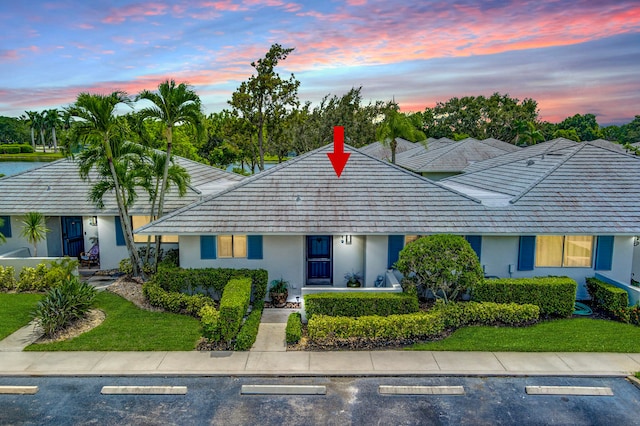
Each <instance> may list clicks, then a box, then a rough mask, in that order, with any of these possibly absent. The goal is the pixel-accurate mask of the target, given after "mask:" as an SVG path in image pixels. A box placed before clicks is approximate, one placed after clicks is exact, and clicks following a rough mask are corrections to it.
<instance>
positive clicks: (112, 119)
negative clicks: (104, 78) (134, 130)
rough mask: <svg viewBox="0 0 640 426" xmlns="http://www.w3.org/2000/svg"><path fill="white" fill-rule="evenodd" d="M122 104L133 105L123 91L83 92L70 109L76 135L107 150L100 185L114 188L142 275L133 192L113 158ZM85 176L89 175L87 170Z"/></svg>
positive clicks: (131, 251)
mask: <svg viewBox="0 0 640 426" xmlns="http://www.w3.org/2000/svg"><path fill="white" fill-rule="evenodd" d="M121 104H124V105H130V100H129V98H128V97H127V95H126V93H124V92H120V91H116V92H113V93H111V94H110V95H92V94H89V93H80V94H79V95H78V98H77V100H76V103H75V104H73V105H71V106H70V107H69V109H68V111H69V113H70V114H71V115H72V116H73V117H76V118H77V120H76V122H75V134H76V136H77V137H80V138H83V139H84V140H85V141H86V142H89V143H90V144H94V145H95V144H97V145H99V146H100V149H101V150H102V153H103V154H104V160H106V164H105V161H103V162H102V164H103V167H97V171H98V173H99V174H100V175H101V177H102V180H101V181H107V182H108V184H107V185H105V184H104V183H100V182H98V184H97V185H105V186H108V185H110V186H112V188H113V192H114V194H115V196H116V203H117V205H118V213H119V215H120V224H121V225H122V233H123V235H124V239H125V243H126V245H127V250H128V252H129V258H130V259H131V265H132V267H133V274H134V275H140V274H141V272H142V269H141V265H140V258H139V256H138V252H137V250H136V247H135V244H134V241H133V231H132V229H131V222H130V220H129V214H128V210H127V205H128V202H129V201H130V200H131V198H130V197H131V196H132V195H129V196H128V197H125V196H123V194H124V193H123V192H122V189H121V188H120V181H121V179H122V177H123V171H122V170H120V171H119V170H117V169H116V163H115V162H114V149H113V148H114V142H115V141H116V140H117V139H118V138H117V137H118V136H119V133H121V131H122V126H121V120H119V119H118V117H116V115H115V110H116V107H117V106H118V105H121ZM121 168H122V165H120V164H119V165H118V169H121ZM86 173H88V171H87V172H86ZM81 175H82V174H81ZM84 176H85V178H86V177H87V174H85V175H84ZM92 191H93V189H92ZM94 202H96V205H98V206H99V205H100V204H99V203H98V202H97V201H96V200H94Z"/></svg>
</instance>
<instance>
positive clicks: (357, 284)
mask: <svg viewBox="0 0 640 426" xmlns="http://www.w3.org/2000/svg"><path fill="white" fill-rule="evenodd" d="M361 285H362V284H360V281H347V287H352V288H353V287H360V286H361Z"/></svg>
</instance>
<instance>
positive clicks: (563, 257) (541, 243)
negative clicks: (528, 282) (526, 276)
mask: <svg viewBox="0 0 640 426" xmlns="http://www.w3.org/2000/svg"><path fill="white" fill-rule="evenodd" d="M592 260H593V236H591V235H538V236H537V237H536V267H556V268H590V267H591V265H592Z"/></svg>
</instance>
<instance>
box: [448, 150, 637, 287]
mask: <svg viewBox="0 0 640 426" xmlns="http://www.w3.org/2000/svg"><path fill="white" fill-rule="evenodd" d="M614 145H617V144H612V143H611V142H607V141H601V140H598V141H593V142H581V143H576V142H573V141H568V140H565V139H556V140H553V141H549V142H545V143H541V144H538V145H534V146H531V147H528V148H525V149H523V150H522V151H519V152H515V153H512V154H507V155H504V156H501V157H498V158H496V159H493V160H488V161H485V162H483V163H478V164H474V165H472V166H470V167H469V168H468V169H467V171H466V173H464V174H462V175H458V176H454V177H451V178H448V179H445V180H443V181H441V183H442V184H443V185H445V186H447V187H449V188H451V189H452V190H456V191H459V192H462V193H465V194H467V195H469V196H472V197H474V198H477V199H479V200H481V201H482V202H483V204H485V205H486V206H488V207H491V208H493V209H495V211H496V212H497V216H500V213H498V212H510V213H512V215H511V216H510V217H511V219H510V222H506V221H501V223H499V224H497V227H496V228H497V229H496V232H495V233H493V234H494V235H486V234H485V235H484V236H483V238H482V253H483V257H482V258H481V263H482V264H483V265H484V266H485V273H487V274H489V275H497V276H513V277H525V276H534V275H567V276H570V277H572V278H574V279H576V280H577V281H578V282H579V283H580V284H582V283H584V278H585V277H588V276H593V275H594V274H595V273H596V272H598V273H600V274H602V275H604V276H607V277H609V278H611V279H613V280H616V281H619V282H622V283H624V284H629V282H630V279H631V277H632V275H633V274H635V277H638V276H640V250H638V246H637V242H638V237H637V236H638V235H640V234H639V231H640V228H639V227H640V205H639V204H638V202H637V200H638V198H639V197H640V159H639V158H638V157H635V156H632V155H628V154H626V153H624V151H621V150H619V149H618V147H617V146H614ZM508 234H511V235H512V236H505V235H508ZM634 243H635V244H634ZM578 297H579V298H585V297H586V292H585V291H584V288H583V287H582V286H581V287H580V289H579V293H578Z"/></svg>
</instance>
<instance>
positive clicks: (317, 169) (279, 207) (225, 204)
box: [139, 144, 493, 235]
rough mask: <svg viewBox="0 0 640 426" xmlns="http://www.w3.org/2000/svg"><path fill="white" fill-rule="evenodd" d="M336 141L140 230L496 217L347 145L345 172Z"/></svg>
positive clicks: (326, 226)
mask: <svg viewBox="0 0 640 426" xmlns="http://www.w3.org/2000/svg"><path fill="white" fill-rule="evenodd" d="M332 150H333V144H330V145H328V146H325V147H323V148H320V149H318V150H315V151H312V152H310V153H307V154H304V155H301V156H300V157H297V158H295V159H292V160H289V161H287V162H286V163H283V164H280V165H278V166H276V167H273V168H271V169H269V170H266V171H264V172H262V173H259V174H257V175H255V176H253V177H250V178H247V179H246V180H244V181H242V182H240V183H239V184H237V185H235V186H233V187H231V188H229V189H228V190H226V191H224V192H222V193H220V194H216V195H213V196H211V197H207V198H205V199H203V200H202V201H200V202H198V203H195V204H194V205H191V206H188V207H185V208H183V209H180V210H178V211H176V212H174V213H172V214H170V215H167V216H165V217H164V218H163V219H162V220H159V221H157V222H155V223H154V224H151V225H148V226H145V227H143V228H141V229H140V230H139V231H140V232H141V233H154V232H156V233H166V234H172V235H175V234H182V235H184V234H196V235H200V234H219V233H245V234H247V233H248V234H261V233H275V234H327V233H328V234H339V233H359V234H376V233H383V234H386V233H396V234H402V233H416V232H418V231H421V232H433V233H439V232H456V231H457V232H465V230H467V231H470V230H476V231H477V230H478V229H479V227H480V226H481V225H482V224H484V225H485V226H487V224H486V223H485V222H489V223H491V222H492V221H493V220H492V219H491V218H490V217H489V216H488V215H487V214H486V213H485V210H486V208H485V207H484V206H482V205H481V204H480V203H479V202H478V201H476V200H473V199H472V198H470V197H467V196H464V195H461V194H458V193H456V192H454V191H451V190H449V189H447V188H444V187H443V186H441V185H439V184H437V183H434V182H431V181H429V180H428V179H425V178H422V177H420V176H417V175H415V174H414V173H411V172H409V171H407V170H404V169H402V168H400V167H397V166H394V165H391V164H389V163H387V162H384V161H381V160H378V159H375V158H373V157H371V156H369V155H366V154H363V153H362V152H360V151H358V150H356V149H355V148H352V147H350V146H348V145H345V152H349V153H351V157H350V158H349V162H348V163H347V165H346V167H345V169H344V171H343V173H342V175H341V177H340V178H338V177H336V174H335V172H334V170H333V168H332V166H331V163H330V162H329V159H328V158H327V155H326V154H327V153H328V152H331V151H332Z"/></svg>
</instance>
